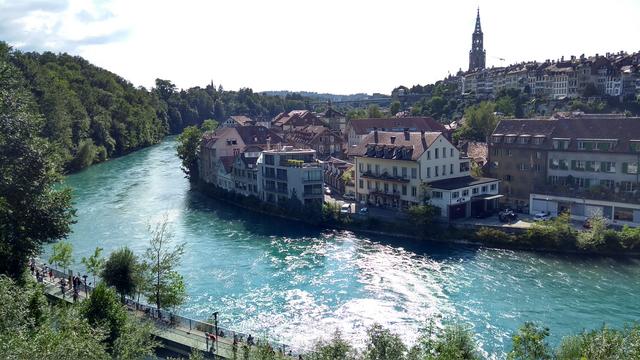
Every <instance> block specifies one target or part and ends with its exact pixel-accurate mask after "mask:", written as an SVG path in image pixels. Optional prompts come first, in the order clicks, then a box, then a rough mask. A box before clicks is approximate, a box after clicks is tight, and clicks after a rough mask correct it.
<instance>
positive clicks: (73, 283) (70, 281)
mask: <svg viewBox="0 0 640 360" xmlns="http://www.w3.org/2000/svg"><path fill="white" fill-rule="evenodd" d="M29 270H30V271H31V275H32V276H35V278H36V281H37V282H39V283H43V282H44V281H45V278H46V279H47V280H48V281H49V282H51V283H54V282H55V277H54V273H53V269H52V268H51V267H49V266H47V265H43V266H42V267H40V266H38V264H37V263H36V261H35V259H31V261H29ZM82 284H83V280H82V278H81V277H80V276H73V275H69V277H68V278H65V277H64V276H63V277H61V278H60V280H59V281H58V285H59V286H60V291H61V292H62V298H63V299H64V297H65V296H66V293H67V289H68V290H70V291H73V293H72V297H73V302H76V301H78V298H79V296H80V287H81V286H82ZM85 285H86V280H85Z"/></svg>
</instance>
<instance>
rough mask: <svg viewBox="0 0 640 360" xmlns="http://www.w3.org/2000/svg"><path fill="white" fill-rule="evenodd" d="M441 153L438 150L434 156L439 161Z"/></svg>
mask: <svg viewBox="0 0 640 360" xmlns="http://www.w3.org/2000/svg"><path fill="white" fill-rule="evenodd" d="M439 154H440V153H439V152H438V148H436V153H435V154H434V156H435V158H436V159H438V158H439V157H440V156H438V155H439Z"/></svg>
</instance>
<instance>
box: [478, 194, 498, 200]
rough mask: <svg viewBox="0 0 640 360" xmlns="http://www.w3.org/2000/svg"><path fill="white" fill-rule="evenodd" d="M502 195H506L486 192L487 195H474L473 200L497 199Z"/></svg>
mask: <svg viewBox="0 0 640 360" xmlns="http://www.w3.org/2000/svg"><path fill="white" fill-rule="evenodd" d="M501 197H504V195H502V194H496V195H491V194H485V195H479V196H474V197H473V198H472V199H471V200H495V199H500V198H501Z"/></svg>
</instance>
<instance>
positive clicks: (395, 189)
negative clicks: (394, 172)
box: [392, 184, 398, 194]
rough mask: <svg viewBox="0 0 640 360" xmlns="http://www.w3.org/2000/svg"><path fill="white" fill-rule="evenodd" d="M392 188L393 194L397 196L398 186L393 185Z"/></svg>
mask: <svg viewBox="0 0 640 360" xmlns="http://www.w3.org/2000/svg"><path fill="white" fill-rule="evenodd" d="M392 188H393V193H394V194H397V193H398V184H393V186H392Z"/></svg>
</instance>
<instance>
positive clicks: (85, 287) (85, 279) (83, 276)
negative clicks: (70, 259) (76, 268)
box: [82, 274, 89, 296]
mask: <svg viewBox="0 0 640 360" xmlns="http://www.w3.org/2000/svg"><path fill="white" fill-rule="evenodd" d="M82 279H83V280H84V294H85V295H87V296H88V295H89V293H88V292H87V275H86V274H85V275H82Z"/></svg>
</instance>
